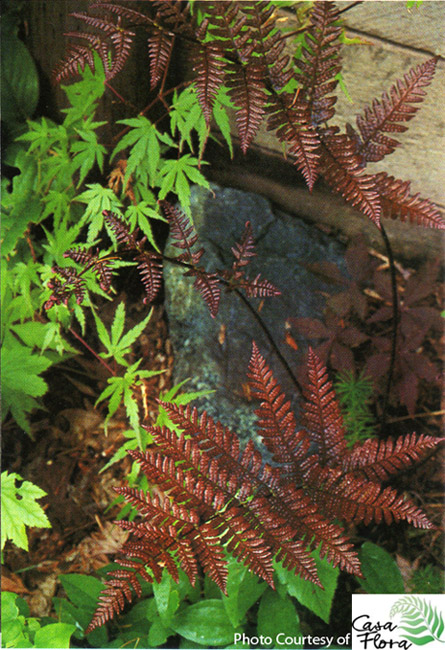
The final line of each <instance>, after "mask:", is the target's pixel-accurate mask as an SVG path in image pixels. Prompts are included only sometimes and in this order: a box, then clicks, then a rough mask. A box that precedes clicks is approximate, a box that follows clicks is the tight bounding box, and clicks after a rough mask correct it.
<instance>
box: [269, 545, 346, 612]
mask: <svg viewBox="0 0 445 650" xmlns="http://www.w3.org/2000/svg"><path fill="white" fill-rule="evenodd" d="M312 556H313V558H314V560H315V563H316V565H317V573H318V577H319V578H320V582H321V584H322V585H323V587H324V589H321V588H320V587H318V586H317V585H314V584H313V583H312V582H309V581H308V580H303V578H300V577H299V576H296V575H295V573H294V572H293V571H288V570H287V569H284V568H283V565H282V564H281V563H277V562H275V571H276V575H277V578H278V580H279V581H280V583H281V584H282V585H284V586H285V588H286V591H287V593H288V594H289V595H290V596H293V597H294V598H296V599H297V600H298V601H299V602H300V603H301V604H302V605H304V606H305V607H307V608H308V609H310V610H311V611H312V612H314V614H316V615H317V616H319V617H320V618H322V619H323V620H324V621H325V622H326V623H329V616H330V612H331V606H332V601H333V598H334V593H335V589H336V587H337V580H338V574H339V570H338V568H334V567H333V566H332V564H330V563H329V562H328V561H327V560H326V559H321V558H320V555H319V552H318V550H316V551H313V553H312Z"/></svg>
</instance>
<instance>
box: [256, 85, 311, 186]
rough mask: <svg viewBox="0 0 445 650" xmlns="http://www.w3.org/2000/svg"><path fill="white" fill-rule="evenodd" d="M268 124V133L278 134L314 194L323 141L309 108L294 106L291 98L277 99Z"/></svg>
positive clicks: (300, 105) (278, 97) (279, 97)
mask: <svg viewBox="0 0 445 650" xmlns="http://www.w3.org/2000/svg"><path fill="white" fill-rule="evenodd" d="M270 110H271V111H273V112H272V114H271V115H270V117H269V119H268V123H267V130H268V131H276V132H277V136H278V139H279V140H280V142H284V143H285V144H286V145H287V146H288V153H289V155H290V156H291V157H292V158H295V160H294V165H296V167H297V168H298V169H299V170H300V171H301V173H302V174H303V176H304V179H305V181H306V183H307V184H308V187H309V190H312V188H313V186H314V183H315V180H316V178H317V168H318V162H319V158H320V153H319V147H320V140H319V137H318V134H317V132H316V130H315V129H314V128H313V126H312V124H311V123H310V112H309V110H308V106H307V105H306V104H303V103H301V102H298V103H294V102H293V101H292V97H291V96H290V95H283V94H281V95H278V96H277V97H275V104H274V105H273V107H272V109H270Z"/></svg>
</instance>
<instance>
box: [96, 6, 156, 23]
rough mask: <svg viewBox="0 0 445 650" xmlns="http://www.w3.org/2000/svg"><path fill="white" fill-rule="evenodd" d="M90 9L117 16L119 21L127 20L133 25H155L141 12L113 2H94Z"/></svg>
mask: <svg viewBox="0 0 445 650" xmlns="http://www.w3.org/2000/svg"><path fill="white" fill-rule="evenodd" d="M89 9H90V10H99V11H103V12H105V11H106V12H108V13H114V14H117V16H118V20H119V19H123V18H126V19H127V20H128V21H130V22H131V24H132V25H151V24H152V23H153V20H152V19H151V18H150V17H149V16H147V15H145V14H143V13H141V12H140V11H136V10H135V9H130V8H129V7H124V6H122V5H117V4H113V3H112V2H92V3H91V4H90V6H89Z"/></svg>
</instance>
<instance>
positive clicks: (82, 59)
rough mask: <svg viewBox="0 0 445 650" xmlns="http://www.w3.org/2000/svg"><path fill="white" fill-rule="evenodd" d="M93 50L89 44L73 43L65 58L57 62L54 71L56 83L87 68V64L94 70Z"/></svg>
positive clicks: (53, 75) (53, 76)
mask: <svg viewBox="0 0 445 650" xmlns="http://www.w3.org/2000/svg"><path fill="white" fill-rule="evenodd" d="M95 40H97V39H95ZM93 51H94V50H93V48H92V47H90V46H88V45H80V44H78V43H73V44H72V45H71V46H70V48H69V50H68V52H67V53H66V56H65V58H64V59H62V61H60V62H59V63H58V64H57V66H56V67H55V69H54V71H53V74H52V78H53V80H54V83H60V82H61V81H63V80H64V79H67V78H69V77H75V76H77V75H78V74H79V72H83V71H84V70H85V67H86V66H87V65H88V66H89V67H90V68H91V70H93V71H94V56H93Z"/></svg>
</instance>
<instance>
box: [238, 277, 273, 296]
mask: <svg viewBox="0 0 445 650" xmlns="http://www.w3.org/2000/svg"><path fill="white" fill-rule="evenodd" d="M237 285H238V287H239V288H240V289H244V291H245V292H246V295H247V296H248V297H249V298H270V297H272V296H280V295H281V291H280V290H279V289H277V287H276V286H275V285H274V284H272V282H269V280H266V279H261V276H260V274H258V275H257V276H256V278H254V279H253V280H249V279H247V278H243V279H241V280H240V281H239V282H238V283H237Z"/></svg>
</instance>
